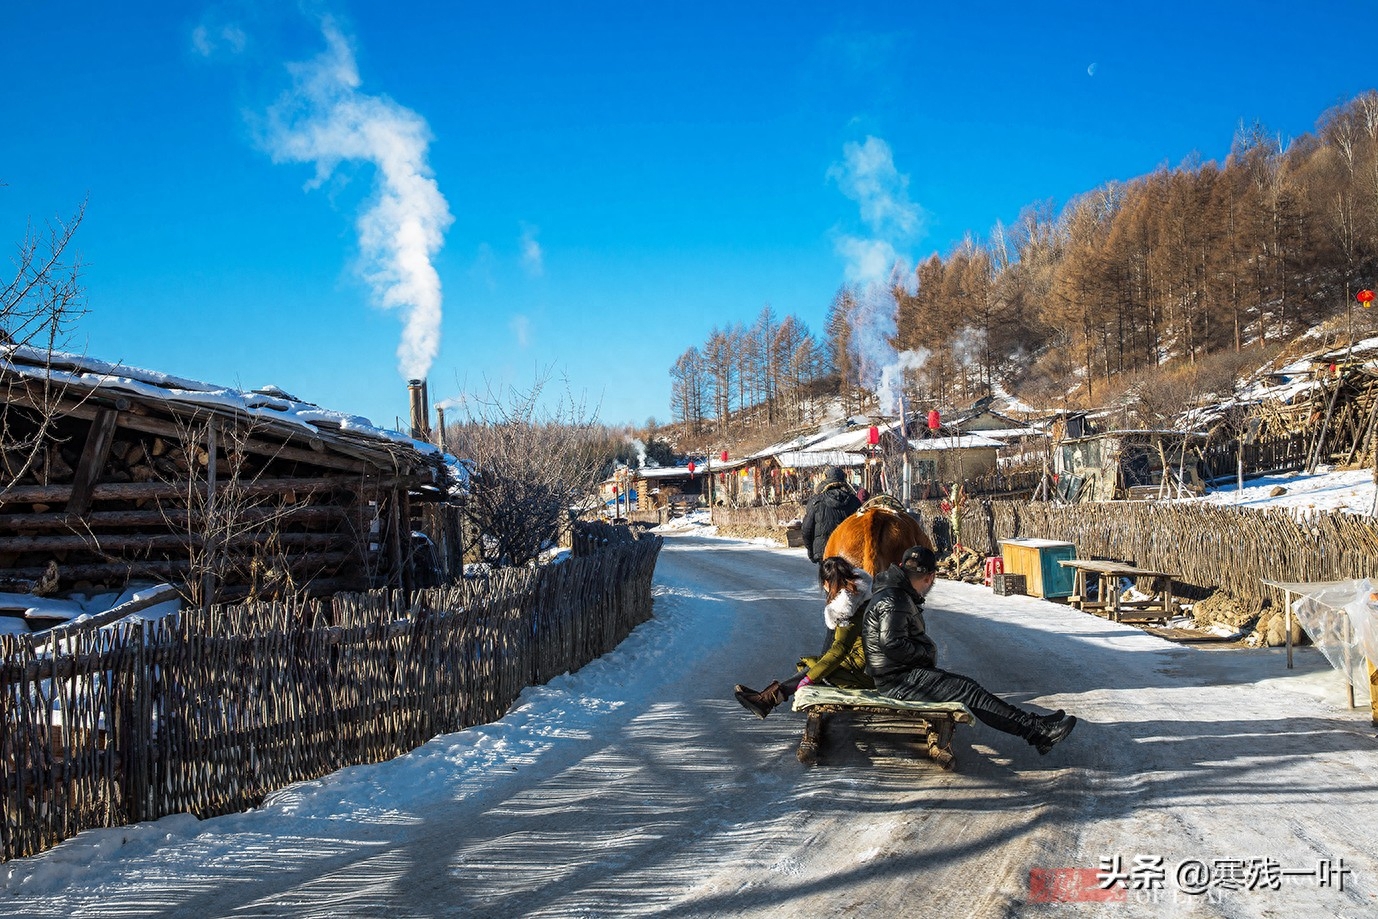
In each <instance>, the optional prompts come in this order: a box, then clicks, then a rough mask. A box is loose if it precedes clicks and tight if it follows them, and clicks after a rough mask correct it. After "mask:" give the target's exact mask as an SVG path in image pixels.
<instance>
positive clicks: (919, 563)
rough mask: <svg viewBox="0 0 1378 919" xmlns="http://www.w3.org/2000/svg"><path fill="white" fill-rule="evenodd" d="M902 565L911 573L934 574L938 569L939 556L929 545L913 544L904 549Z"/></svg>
mask: <svg viewBox="0 0 1378 919" xmlns="http://www.w3.org/2000/svg"><path fill="white" fill-rule="evenodd" d="M900 567H901V568H903V569H904V570H905V571H908V572H909V573H910V574H932V573H933V572H935V571H937V570H938V557H937V556H936V555H934V554H933V550H932V549H930V548H928V547H927V546H913V547H911V548H908V549H905V550H904V558H902V559H900Z"/></svg>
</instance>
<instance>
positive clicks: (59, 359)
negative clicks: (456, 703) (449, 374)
mask: <svg viewBox="0 0 1378 919" xmlns="http://www.w3.org/2000/svg"><path fill="white" fill-rule="evenodd" d="M412 389H413V393H412V407H413V415H414V416H415V415H416V413H417V410H418V401H419V403H420V405H421V407H422V410H424V405H425V401H424V384H422V394H423V395H422V397H421V399H420V400H418V398H417V392H416V390H417V384H416V381H413V384H412ZM0 396H2V399H0V591H9V592H21V593H28V592H34V593H40V594H42V595H49V596H51V595H56V594H60V593H62V592H84V593H87V594H88V595H89V594H90V593H91V592H92V591H102V590H111V589H114V590H118V589H122V588H123V587H124V586H126V585H127V584H128V583H129V582H131V581H139V580H151V581H163V582H166V583H168V584H171V585H173V586H175V587H177V588H178V589H179V592H181V593H182V595H183V597H184V598H185V599H186V600H187V601H188V602H193V603H208V602H211V601H215V602H225V601H232V600H237V599H242V598H246V597H254V598H268V597H275V596H284V595H287V594H289V593H298V594H305V595H316V596H319V595H327V594H332V593H335V592H338V591H349V590H363V589H368V588H375V587H395V588H401V589H404V590H410V589H412V588H416V587H424V586H429V585H430V584H433V583H437V582H439V581H441V580H444V579H447V578H449V577H453V576H456V575H457V573H458V570H459V566H460V562H461V559H462V554H463V547H462V545H460V539H461V529H460V526H459V516H458V502H459V501H461V500H462V497H463V494H464V492H465V489H466V487H467V483H468V469H467V467H466V466H465V464H464V463H462V462H460V461H458V460H456V459H455V458H454V457H451V456H448V455H446V454H445V453H443V452H442V451H441V450H440V449H439V448H438V447H436V446H434V445H432V444H430V443H427V442H425V441H424V440H423V439H419V438H418V437H417V436H408V435H406V434H402V433H399V432H396V431H389V430H385V429H382V428H379V427H375V426H374V425H373V424H372V423H370V422H369V421H368V420H367V419H364V418H361V417H358V416H353V415H348V414H344V413H341V412H335V411H331V410H328V409H324V408H321V407H320V406H317V405H314V404H312V403H309V402H305V401H303V400H301V399H298V398H296V397H294V396H291V395H289V394H288V393H285V392H283V391H282V390H280V389H277V388H276V387H266V388H264V389H259V390H254V391H250V392H243V391H238V390H235V389H231V388H227V387H222V386H215V385H212V384H208V383H202V382H198V381H194V380H187V379H180V378H177V377H173V376H170V375H167V374H163V373H157V372H154V371H147V370H138V369H135V368H131V367H127V366H123V365H119V364H111V363H107V362H104V361H99V360H95V359H92V358H88V357H85V356H81V355H74V354H65V353H55V352H48V351H45V350H37V349H31V348H21V347H10V348H8V349H5V350H3V351H0ZM418 429H419V430H418ZM427 429H428V425H427V424H426V421H425V418H424V417H422V418H420V419H418V418H415V417H414V418H413V435H416V434H418V433H420V434H421V435H422V436H424V432H425V430H427Z"/></svg>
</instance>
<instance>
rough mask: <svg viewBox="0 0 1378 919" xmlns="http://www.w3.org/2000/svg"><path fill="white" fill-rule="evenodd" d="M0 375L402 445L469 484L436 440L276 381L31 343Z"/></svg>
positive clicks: (0, 357)
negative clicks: (226, 378)
mask: <svg viewBox="0 0 1378 919" xmlns="http://www.w3.org/2000/svg"><path fill="white" fill-rule="evenodd" d="M0 374H15V375H18V376H21V377H25V378H28V379H31V380H45V379H46V380H50V381H52V382H53V383H55V384H57V385H59V386H66V387H72V388H75V389H79V390H85V391H95V390H103V391H107V392H118V393H125V394H128V395H130V396H134V397H137V398H142V399H147V400H151V401H155V402H161V403H165V404H168V405H170V406H177V405H183V406H187V407H190V408H194V409H197V410H202V411H210V412H215V413H221V414H227V415H231V416H233V417H244V416H247V417H249V418H252V419H254V420H256V421H257V422H261V423H264V424H268V425H272V426H280V427H282V428H286V429H289V430H295V431H296V432H297V433H299V434H301V435H305V436H308V437H318V438H321V439H322V440H323V441H326V440H328V441H332V442H338V441H340V440H344V441H349V442H352V443H354V444H356V445H368V444H372V445H374V448H375V449H380V450H381V449H386V448H387V447H390V446H401V447H404V448H406V449H409V450H412V451H414V452H415V453H418V454H420V455H422V456H428V457H431V458H434V459H437V460H441V461H442V462H444V463H445V465H447V466H448V467H449V468H450V472H451V474H452V475H453V476H454V479H455V481H456V482H457V483H458V484H459V485H460V486H461V487H467V484H468V480H469V469H468V466H467V465H466V463H465V462H464V461H461V460H459V459H457V458H455V457H453V456H450V455H448V454H443V453H441V451H440V448H439V447H437V446H435V445H434V444H430V443H427V442H425V441H422V440H417V439H415V438H413V437H409V436H408V435H406V434H403V433H401V432H398V431H393V430H390V429H388V428H382V427H378V426H377V425H375V424H373V422H371V421H370V420H369V419H367V418H364V417H363V416H360V415H351V414H347V413H345V412H337V411H333V410H331V409H327V408H322V407H321V406H319V405H316V404H314V403H311V402H305V401H303V400H300V399H297V398H296V397H295V396H292V395H289V394H288V393H286V392H284V391H283V390H282V389H281V388H279V387H277V386H272V385H269V386H263V387H260V388H259V389H256V390H251V391H248V392H245V391H241V390H237V389H232V388H230V387H227V386H217V385H215V384H212V383H203V382H201V381H199V380H190V379H186V378H185V377H177V376H173V375H171V374H167V373H161V372H158V371H154V370H141V369H139V368H137V367H130V366H127V365H125V364H112V363H109V362H107V361H102V360H98V359H96V358H91V357H87V356H85V355H80V354H70V353H66V352H58V351H54V352H48V351H46V350H43V349H38V348H30V347H27V346H9V347H5V348H3V349H0Z"/></svg>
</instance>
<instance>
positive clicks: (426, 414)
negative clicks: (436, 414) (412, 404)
mask: <svg viewBox="0 0 1378 919" xmlns="http://www.w3.org/2000/svg"><path fill="white" fill-rule="evenodd" d="M421 429H422V430H423V431H425V432H426V437H425V439H426V440H430V439H431V387H430V385H429V384H427V382H426V381H425V380H422V381H421Z"/></svg>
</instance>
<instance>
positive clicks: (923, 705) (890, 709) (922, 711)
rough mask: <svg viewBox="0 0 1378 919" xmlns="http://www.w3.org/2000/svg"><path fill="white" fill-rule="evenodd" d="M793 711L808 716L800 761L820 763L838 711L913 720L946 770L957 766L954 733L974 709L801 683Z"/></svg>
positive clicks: (965, 721) (958, 704)
mask: <svg viewBox="0 0 1378 919" xmlns="http://www.w3.org/2000/svg"><path fill="white" fill-rule="evenodd" d="M793 707H794V710H795V711H796V712H804V713H805V714H807V715H808V722H807V723H806V724H805V725H804V737H803V739H802V740H800V741H799V762H801V763H803V764H804V765H805V766H812V765H814V764H815V763H817V762H818V747H819V744H820V743H821V742H822V739H823V725H824V721H825V719H827V718H828V717H829V716H831V715H836V714H844V713H851V714H863V715H882V716H886V717H889V718H894V719H898V720H901V721H906V722H912V723H913V725H914V728H915V729H916V730H917V731H918V733H919V734H920V736H922V737H923V738H924V739H925V740H927V742H928V756H929V758H930V759H932V760H933V761H934V762H936V763H937V764H938V765H940V766H942V767H943V768H944V769H951V768H952V767H953V766H955V765H956V762H957V761H956V757H955V756H953V753H952V733H953V731H954V730H955V729H956V727H957V725H959V724H971V722H972V721H973V720H974V716H973V715H972V714H971V710H970V709H968V708H967V707H966V706H965V705H963V704H962V703H960V702H906V701H904V700H902V699H892V698H890V697H889V696H883V695H881V694H880V693H878V692H876V691H875V690H869V689H837V688H834V687H832V686H802V687H800V688H799V690H798V691H797V692H795V694H794V703H793Z"/></svg>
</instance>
